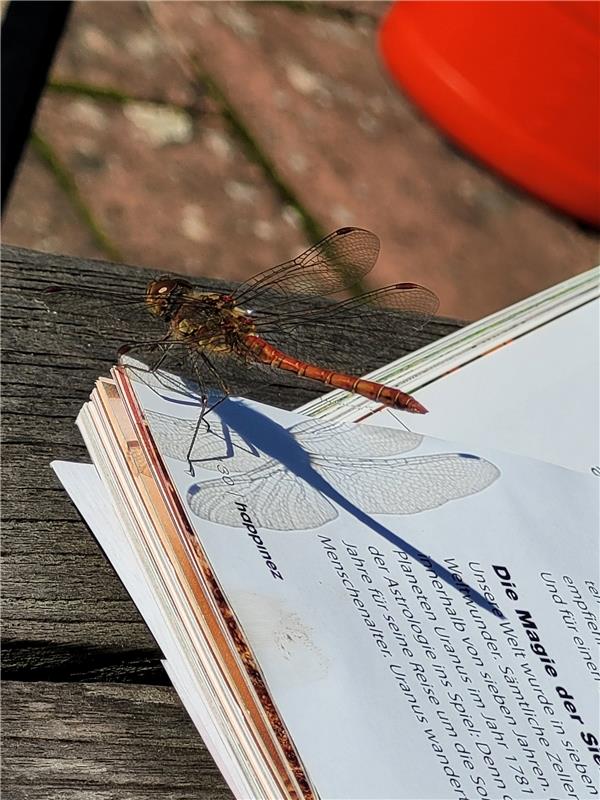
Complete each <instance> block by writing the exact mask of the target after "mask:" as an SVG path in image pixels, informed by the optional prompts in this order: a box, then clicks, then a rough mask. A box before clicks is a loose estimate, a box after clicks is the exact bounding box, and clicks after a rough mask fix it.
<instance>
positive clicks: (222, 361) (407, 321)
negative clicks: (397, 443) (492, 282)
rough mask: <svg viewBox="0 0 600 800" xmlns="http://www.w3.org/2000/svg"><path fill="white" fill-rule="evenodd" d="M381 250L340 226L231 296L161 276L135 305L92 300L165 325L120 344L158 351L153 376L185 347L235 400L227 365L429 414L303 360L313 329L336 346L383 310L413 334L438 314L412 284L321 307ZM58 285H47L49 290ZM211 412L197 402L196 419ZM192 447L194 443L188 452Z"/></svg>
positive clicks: (407, 398)
mask: <svg viewBox="0 0 600 800" xmlns="http://www.w3.org/2000/svg"><path fill="white" fill-rule="evenodd" d="M379 250H380V242H379V239H378V237H377V236H376V235H375V234H374V233H372V232H371V231H368V230H365V229H362V228H356V227H345V228H340V229H339V230H336V231H334V232H333V233H330V234H329V235H328V236H326V237H325V238H324V239H322V240H321V241H319V242H317V243H316V244H314V245H312V246H311V247H309V248H308V249H307V250H305V251H304V252H303V253H301V254H300V255H298V256H297V257H296V258H293V259H291V260H290V261H286V262H284V263H282V264H278V265H277V266H274V267H271V268H269V269H267V270H265V271H263V272H259V273H258V274H257V275H255V276H254V277H251V278H250V279H249V280H247V281H245V282H244V283H242V284H240V285H239V286H238V287H237V288H236V289H234V290H231V291H223V292H217V291H205V290H202V289H199V288H195V287H194V286H193V284H192V283H191V282H190V281H188V280H186V279H184V278H182V277H178V276H172V275H163V276H161V277H159V278H155V279H152V280H151V281H150V282H149V283H148V286H147V289H146V293H145V296H144V298H143V301H142V302H141V303H140V301H139V299H138V300H137V301H133V303H132V301H131V300H130V299H128V298H126V297H125V296H124V295H123V294H122V293H120V292H106V291H104V292H103V291H100V292H97V293H94V294H95V297H94V299H95V300H96V301H100V302H101V303H104V302H106V301H108V300H110V301H111V302H113V301H114V302H115V303H117V304H119V305H121V306H122V305H123V304H124V305H128V306H130V307H131V306H132V305H134V306H135V305H137V306H141V307H142V308H143V309H144V312H145V313H146V314H147V315H149V316H150V317H152V318H153V319H154V320H156V321H159V322H160V323H162V325H163V336H162V337H161V338H159V339H156V340H153V341H151V342H144V343H139V344H138V345H135V346H132V345H129V344H126V345H123V346H122V347H121V348H120V350H119V355H120V356H123V355H125V353H128V352H130V351H131V350H132V349H133V347H138V348H139V347H140V346H147V347H149V348H150V349H154V350H157V351H159V352H160V357H159V359H158V361H157V362H156V363H155V364H154V365H153V367H152V369H153V370H156V369H157V368H158V366H159V365H160V364H161V363H162V361H163V360H164V358H165V357H167V355H168V354H169V353H170V352H172V351H176V350H179V351H180V352H181V351H184V352H185V353H186V354H187V355H188V356H189V357H190V360H191V362H192V363H193V365H194V367H195V373H196V377H197V378H198V382H199V383H200V385H201V386H203V385H206V377H207V376H208V379H209V381H210V382H212V383H213V384H216V388H218V389H220V390H221V393H222V396H223V397H225V396H228V395H229V394H231V388H230V385H229V382H228V380H227V379H226V378H225V377H224V376H225V375H226V372H227V371H226V370H225V369H224V367H225V366H226V365H227V364H231V363H232V362H233V363H235V364H242V365H244V366H245V367H252V368H254V369H261V368H262V369H264V368H267V370H268V371H269V372H270V373H271V374H273V372H274V371H276V372H279V373H280V374H282V373H287V374H293V375H295V376H297V377H298V378H304V379H309V380H311V381H316V382H319V383H321V384H324V385H326V386H329V387H331V388H334V389H343V390H345V391H347V392H352V393H355V394H359V395H362V396H363V397H366V398H368V399H370V400H373V401H375V402H377V403H379V404H381V405H384V406H390V407H392V408H398V409H405V410H406V411H409V412H413V413H417V414H424V413H427V409H426V408H425V407H424V406H423V405H422V404H421V403H420V402H419V401H418V400H416V399H415V398H414V397H412V396H411V395H410V394H407V393H405V392H403V391H402V390H400V389H398V388H395V387H391V386H386V385H384V384H381V383H377V382H375V381H371V380H367V379H364V378H362V377H360V376H359V375H355V374H351V373H350V372H347V371H342V370H341V369H340V368H339V365H338V366H336V363H335V362H336V360H337V356H332V363H330V364H329V363H328V364H326V365H325V364H322V363H314V361H311V360H309V359H307V358H303V357H301V355H300V351H301V350H302V349H303V345H305V344H306V343H307V342H308V341H309V340H310V338H311V337H312V338H313V340H314V338H315V331H323V332H324V333H323V335H324V336H325V338H327V336H326V335H328V336H329V338H330V339H336V338H337V339H338V340H340V339H341V338H342V337H340V336H339V332H340V329H343V331H344V332H347V333H349V334H350V336H352V334H353V333H354V334H355V338H359V337H358V336H357V335H358V334H360V333H362V335H364V336H365V337H369V336H370V335H372V333H373V331H374V329H376V327H377V326H378V325H379V324H380V321H381V320H380V317H379V314H380V313H381V310H386V309H387V310H389V311H394V312H399V313H397V314H396V315H395V316H394V326H395V327H396V328H397V329H398V330H399V331H400V330H401V331H403V332H404V333H411V332H414V331H417V330H419V329H420V328H422V327H423V326H424V325H425V324H426V323H427V322H428V320H429V319H431V317H432V316H433V315H434V314H435V312H436V310H437V308H438V304H439V303H438V298H437V297H436V295H435V294H434V293H433V292H432V291H430V290H429V289H427V288H425V287H423V286H420V285H418V284H416V283H397V284H394V285H392V286H387V287H384V288H381V289H375V290H373V291H369V292H366V293H363V294H361V295H359V296H354V297H350V298H346V299H343V300H339V301H337V302H335V303H330V304H324V303H323V301H322V300H321V298H327V297H330V296H332V295H336V294H339V293H340V292H342V291H346V290H347V289H348V287H352V286H356V285H357V284H360V283H361V282H362V281H363V279H364V277H365V276H366V275H367V274H368V273H369V272H370V270H371V269H372V268H373V266H374V265H375V262H376V261H377V257H378V254H379ZM61 288H63V287H51V288H50V289H49V290H48V291H50V292H55V291H58V290H60V289H61ZM77 291H78V290H75V292H77ZM318 335H319V336H320V335H321V334H320V333H319V334H318ZM346 341H347V339H346V338H345V337H344V342H346ZM332 344H333V345H334V346H333V349H335V344H334V343H333V342H332ZM338 345H339V341H338ZM355 346H356V345H355ZM304 349H305V348H304ZM201 373H202V374H201ZM209 410H211V409H210V408H209V407H208V405H207V401H206V398H205V397H204V396H203V407H202V411H201V418H203V417H204V415H205V414H206V413H207V412H208V411H209ZM192 448H193V442H192V444H191V445H190V452H191V449H192Z"/></svg>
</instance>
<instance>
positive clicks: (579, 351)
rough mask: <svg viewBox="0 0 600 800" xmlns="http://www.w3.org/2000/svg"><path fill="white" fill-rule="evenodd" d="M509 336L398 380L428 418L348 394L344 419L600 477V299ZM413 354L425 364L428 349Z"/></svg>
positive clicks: (341, 405)
mask: <svg viewBox="0 0 600 800" xmlns="http://www.w3.org/2000/svg"><path fill="white" fill-rule="evenodd" d="M480 324H481V323H478V325H480ZM472 327H475V326H472ZM465 330H466V329H465ZM464 332H465V331H461V333H464ZM481 335H482V334H479V336H481ZM509 336H510V334H509V333H508V332H505V335H504V337H503V344H501V345H500V346H496V347H493V348H492V349H488V350H487V351H485V350H484V351H483V353H478V354H477V356H476V357H474V358H470V357H469V356H468V354H467V353H462V354H460V356H457V359H456V363H455V364H452V358H450V357H448V365H447V366H446V368H445V369H444V370H443V371H442V372H441V373H440V372H439V367H438V368H436V371H435V374H434V375H433V376H431V375H429V371H428V368H427V361H426V360H424V361H423V365H422V369H421V373H420V375H419V376H417V375H416V374H415V375H413V376H412V377H411V378H410V379H409V380H408V384H407V383H406V382H403V381H402V380H398V381H395V382H394V381H393V385H397V386H398V387H399V388H402V389H405V390H408V391H410V392H411V393H413V394H414V395H415V397H416V398H417V399H418V400H419V402H421V403H423V405H425V407H426V408H427V409H428V410H429V413H428V414H426V415H423V416H421V415H416V414H409V413H406V412H402V411H396V410H389V409H384V408H382V407H381V406H377V405H376V404H375V403H368V402H367V401H362V402H361V400H360V399H359V400H355V399H354V398H352V399H348V400H345V399H343V398H342V399H341V400H340V401H339V402H338V403H337V406H336V407H335V418H336V419H345V420H359V419H362V420H364V421H366V422H368V423H373V424H375V425H385V426H388V427H402V428H405V429H406V428H408V429H410V430H414V431H418V432H420V433H426V434H429V435H431V436H440V437H445V438H449V439H453V440H455V441H460V442H463V443H468V444H472V445H474V446H478V445H485V446H490V447H495V448H498V449H501V450H508V451H510V452H513V453H518V454H520V455H525V456H530V457H533V458H538V459H542V460H544V461H550V462H552V463H554V464H560V465H562V466H566V467H570V468H571V469H578V470H581V471H583V472H588V473H589V472H590V471H591V472H593V474H595V475H600V415H599V414H598V409H599V408H600V300H598V299H595V300H592V301H589V302H586V303H585V304H583V305H580V306H579V307H576V308H573V309H571V310H569V311H568V312H567V313H563V314H562V315H560V316H558V315H557V316H555V317H554V318H551V319H549V320H545V321H544V323H543V324H540V325H538V327H533V328H531V327H528V328H527V329H526V331H525V333H523V334H522V335H519V336H517V337H516V338H514V339H512V340H511V339H510V338H509ZM443 342H444V340H440V342H439V343H436V344H439V346H440V347H441V346H442V345H443ZM477 342H478V337H477V336H476V337H475V339H474V344H476V343H477ZM406 360H407V361H410V360H414V361H417V362H418V353H413V354H411V355H410V356H407V358H406ZM401 363H402V362H398V365H397V368H396V369H397V370H398V371H400V364H401ZM392 366H393V365H390V368H391V367H392ZM383 379H384V380H385V378H383ZM348 398H350V396H348ZM321 405H323V407H324V408H325V407H326V398H324V399H323V401H321ZM313 408H314V410H315V411H316V412H318V413H320V405H319V403H318V402H317V401H313V403H310V404H308V406H307V411H311V410H312V409H313ZM303 410H304V409H300V411H303Z"/></svg>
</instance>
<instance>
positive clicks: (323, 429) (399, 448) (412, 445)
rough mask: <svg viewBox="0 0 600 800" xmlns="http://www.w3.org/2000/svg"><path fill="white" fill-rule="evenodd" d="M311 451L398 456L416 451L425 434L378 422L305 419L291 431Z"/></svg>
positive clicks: (378, 456) (334, 454)
mask: <svg viewBox="0 0 600 800" xmlns="http://www.w3.org/2000/svg"><path fill="white" fill-rule="evenodd" d="M289 432H290V433H291V434H292V436H294V438H295V439H296V440H297V441H298V444H299V445H300V446H301V447H302V448H303V449H304V450H305V451H306V452H307V453H309V454H311V455H312V454H316V455H318V456H334V457H338V458H344V459H349V458H350V459H351V458H360V457H361V456H363V455H364V453H370V454H371V455H372V456H373V457H374V458H383V457H385V456H397V455H399V454H400V453H407V452H409V451H411V450H415V449H416V448H417V447H418V446H419V445H420V444H421V442H422V441H423V437H422V436H421V435H420V434H418V433H412V431H398V430H391V429H389V428H380V427H378V426H375V425H353V424H350V425H349V424H348V423H346V422H333V421H330V420H313V419H306V420H303V421H302V422H299V423H297V424H296V425H294V426H292V427H291V428H290V431H289Z"/></svg>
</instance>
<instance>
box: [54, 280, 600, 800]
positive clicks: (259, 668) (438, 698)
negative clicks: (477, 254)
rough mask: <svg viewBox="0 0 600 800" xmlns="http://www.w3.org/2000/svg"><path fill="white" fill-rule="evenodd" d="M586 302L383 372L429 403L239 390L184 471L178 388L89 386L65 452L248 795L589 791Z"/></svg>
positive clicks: (590, 301)
mask: <svg viewBox="0 0 600 800" xmlns="http://www.w3.org/2000/svg"><path fill="white" fill-rule="evenodd" d="M598 294H599V292H598V273H595V274H594V273H591V274H588V275H587V276H582V277H581V278H580V279H577V280H575V281H571V282H568V283H567V284H565V285H563V286H561V287H558V288H557V289H555V290H553V291H550V292H547V293H543V294H542V295H541V296H538V297H537V298H532V299H531V300H530V301H526V303H525V304H520V305H519V306H516V307H514V308H513V309H509V310H507V311H506V312H502V313H501V314H499V315H494V317H492V318H490V319H489V320H488V321H484V322H483V323H477V324H476V325H475V326H469V327H468V328H465V329H463V330H462V331H460V332H458V333H457V334H454V335H453V336H451V337H448V338H447V339H445V340H441V341H440V342H436V343H435V344H434V345H431V346H429V347H428V348H424V349H423V350H422V351H420V353H417V354H412V355H411V356H410V357H409V358H407V359H403V360H402V361H400V362H397V363H396V364H394V365H390V366H389V367H388V368H386V369H387V374H384V375H382V374H381V371H380V373H379V374H378V375H377V376H376V377H377V378H378V379H382V378H383V379H385V380H386V381H387V382H388V383H391V384H392V385H393V384H394V382H395V380H396V379H403V381H404V382H403V388H406V389H408V390H409V391H412V392H414V393H416V395H417V397H419V398H421V399H424V400H425V401H426V402H427V403H428V405H429V407H430V409H432V411H431V413H430V414H429V415H428V416H427V417H418V418H417V417H415V416H409V415H405V414H401V413H400V412H393V414H391V413H389V412H388V411H386V410H380V411H377V410H376V407H375V406H373V404H368V403H363V402H361V401H358V402H357V400H356V398H352V397H350V398H349V399H348V400H342V398H341V396H340V395H339V393H332V395H331V396H329V397H327V398H325V399H324V400H322V401H318V402H315V403H313V404H309V406H307V407H305V408H304V409H303V410H302V411H303V413H292V412H287V411H282V410H281V409H276V408H272V407H268V406H265V405H261V404H258V403H254V402H250V401H247V400H242V399H233V398H232V399H228V400H226V401H224V402H223V403H221V404H220V405H219V406H218V408H217V409H215V411H214V412H211V415H210V418H209V419H208V423H209V424H208V425H202V426H201V428H200V429H199V433H198V436H197V438H196V440H195V442H194V447H193V450H192V464H193V473H194V474H193V475H192V474H190V470H189V464H188V460H187V451H188V449H189V445H190V441H191V437H192V436H193V434H194V430H195V426H196V420H197V416H198V393H197V389H196V388H195V387H194V386H193V385H191V384H188V383H186V382H184V381H183V380H181V379H180V378H177V377H176V376H172V375H169V374H168V373H162V372H157V373H148V372H145V371H144V370H143V369H142V368H140V366H139V365H136V364H135V363H130V364H129V365H128V366H125V365H121V366H119V367H117V368H115V369H114V370H113V371H112V375H111V378H110V379H108V378H105V379H100V380H99V381H98V383H97V385H96V388H95V390H94V392H93V394H92V397H91V400H90V402H89V403H88V404H87V405H86V406H85V407H84V409H83V410H82V412H81V415H80V417H79V420H78V424H79V427H80V429H81V432H82V434H83V437H84V439H85V441H86V444H87V447H88V450H89V452H90V455H91V457H92V460H93V462H94V466H89V465H75V464H68V463H64V462H58V463H55V464H54V468H55V470H56V472H57V474H58V475H59V477H60V479H61V480H62V482H63V483H64V485H65V487H66V488H67V490H68V491H69V493H70V494H71V496H72V498H73V499H74V501H75V502H76V504H77V506H78V507H79V509H80V511H81V513H82V514H83V516H84V517H85V519H86V520H87V521H88V524H89V525H90V527H91V528H92V530H93V531H94V533H95V535H96V536H97V538H98V540H99V541H100V543H101V545H102V547H103V549H104V550H105V552H106V554H107V555H108V557H109V558H110V560H111V561H112V563H113V565H114V567H115V568H116V570H117V572H118V573H119V575H120V577H121V579H122V580H123V582H124V583H125V585H126V586H127V588H128V590H129V591H130V593H131V595H132V597H133V599H134V601H135V602H136V604H137V605H138V607H139V608H140V610H141V612H142V614H143V615H144V618H145V619H146V621H147V623H148V625H149V627H150V629H151V630H152V632H153V634H154V636H155V638H156V639H157V641H158V643H159V645H160V647H161V649H162V651H163V653H164V657H165V661H164V663H165V668H166V670H167V672H168V673H169V676H170V677H171V679H172V681H173V684H174V686H175V687H176V689H177V691H178V692H179V694H180V696H181V698H182V700H183V702H184V704H185V706H186V708H187V709H188V712H189V713H190V715H191V717H192V719H193V720H194V722H195V724H196V726H197V727H198V730H199V731H200V733H201V734H202V737H203V738H204V741H205V742H206V744H207V746H208V747H209V749H210V750H211V753H212V754H213V756H214V758H215V760H216V762H217V764H218V765H219V767H220V768H221V770H222V772H223V774H224V776H225V777H226V779H227V781H228V782H229V784H230V786H231V788H232V790H233V791H234V793H235V795H236V796H237V797H256V798H269V800H270V799H271V798H277V797H281V798H313V797H314V798H323V799H324V798H339V799H340V800H346V799H348V798H357V799H358V798H407V799H409V798H410V799H411V800H416V798H424V799H425V798H427V799H428V800H430V799H432V798H439V799H440V800H441V799H444V800H445V799H446V798H453V797H458V798H460V797H463V798H474V797H488V798H500V797H502V798H525V797H530V798H531V797H533V798H555V797H561V798H562V797H576V798H587V797H596V796H597V795H598V792H600V787H599V783H598V774H599V770H598V767H599V766H600V735H599V734H598V730H599V718H598V702H597V695H598V686H599V685H600V658H599V655H598V645H599V644H600V625H599V622H598V619H599V601H600V593H599V580H598V569H599V566H598V564H599V559H598V555H599V553H598V485H599V484H598V482H597V477H595V475H594V474H593V472H594V470H595V469H596V468H597V465H598V464H599V463H600V457H599V456H598V452H597V446H598V442H597V439H598V437H597V435H595V433H594V431H596V433H597V413H596V407H595V406H594V403H595V402H596V403H597V392H598V364H597V361H596V358H595V353H594V341H595V339H594V337H595V335H596V331H597V325H598V309H599V300H598ZM508 341H511V344H506V346H505V347H502V345H503V344H504V343H507V342H508ZM557 341H558V342H559V344H560V349H559V350H557V351H555V350H554V349H553V348H554V346H555V344H556V342H557ZM484 354H487V355H484ZM531 358H535V359H536V360H535V364H532V362H531V361H530V360H529V359H531ZM473 370H476V371H477V370H480V373H479V377H478V376H477V375H474V374H473ZM384 372H385V370H384ZM499 375H500V376H502V377H500V378H499V377H498V376H499ZM494 380H496V381H497V383H496V384H495V383H494ZM564 384H566V385H564ZM497 386H504V387H505V389H506V391H500V390H499V389H498V388H497ZM474 387H475V390H476V391H477V394H474V393H473V392H474ZM529 387H531V388H529ZM534 390H535V391H540V392H541V396H540V397H539V398H536V397H534V398H532V399H533V400H534V401H535V402H530V403H528V402H527V401H528V393H529V392H533V391H534ZM445 404H446V405H445ZM438 409H439V411H438ZM444 409H445V410H444ZM359 419H362V420H363V422H362V423H360V424H357V423H356V420H359ZM511 419H512V422H513V424H514V425H516V426H517V431H519V432H517V433H516V434H514V435H513V438H512V439H511V438H510V432H511V431H512V428H511V427H510V420H511ZM544 421H545V422H544ZM409 423H410V427H411V429H410V430H409V429H408V425H409ZM415 424H418V425H419V426H420V427H419V429H416V428H415V427H414V426H415ZM426 425H427V426H431V427H430V428H429V429H426V428H425V427H424V426H426ZM594 426H596V427H594ZM555 428H558V430H555ZM503 430H506V431H507V432H508V433H507V434H506V436H505V435H504V434H503V432H502V431H503ZM540 432H542V433H545V436H544V435H541V433H540ZM546 439H549V440H550V442H547V441H546Z"/></svg>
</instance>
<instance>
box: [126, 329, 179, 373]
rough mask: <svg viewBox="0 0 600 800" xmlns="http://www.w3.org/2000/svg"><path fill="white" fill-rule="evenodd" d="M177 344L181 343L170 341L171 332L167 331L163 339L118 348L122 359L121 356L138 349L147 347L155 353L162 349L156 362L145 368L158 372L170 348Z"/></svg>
mask: <svg viewBox="0 0 600 800" xmlns="http://www.w3.org/2000/svg"><path fill="white" fill-rule="evenodd" d="M176 344H180V342H173V341H169V333H166V334H165V335H164V336H163V337H162V339H157V340H155V341H152V342H135V343H134V344H124V345H123V346H122V347H119V349H118V350H117V357H118V358H119V359H120V358H121V356H124V355H126V354H127V353H131V352H132V351H133V352H135V351H136V350H146V349H147V350H149V351H150V352H151V353H154V352H155V351H156V350H160V351H161V354H160V356H159V358H158V359H157V360H156V361H155V362H154V364H152V365H151V366H149V367H148V368H147V369H144V370H143V371H144V372H156V371H157V370H158V368H159V367H160V365H161V364H162V362H163V361H164V360H165V358H166V357H167V355H168V354H169V350H170V348H171V347H173V346H174V345H176Z"/></svg>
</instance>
